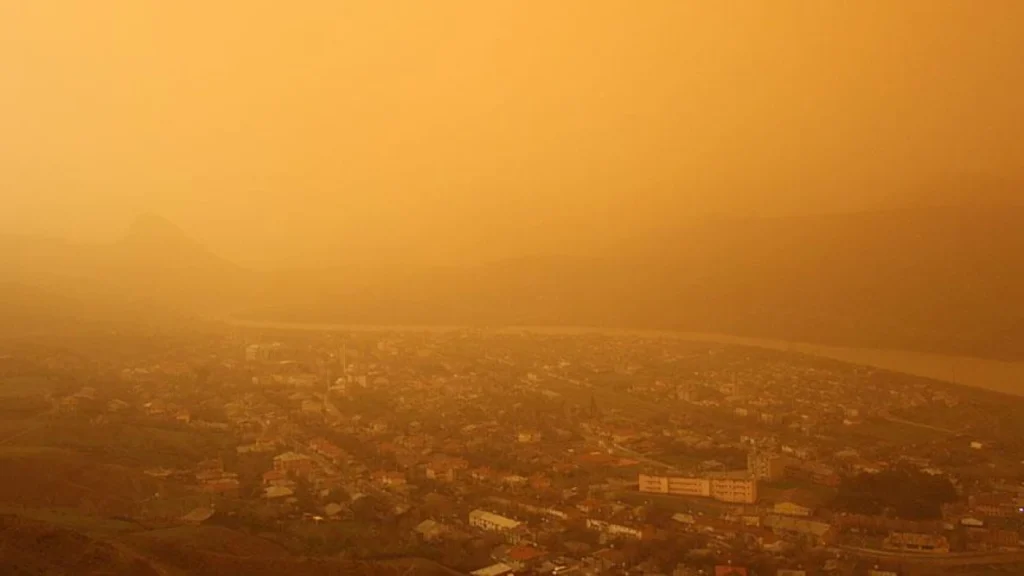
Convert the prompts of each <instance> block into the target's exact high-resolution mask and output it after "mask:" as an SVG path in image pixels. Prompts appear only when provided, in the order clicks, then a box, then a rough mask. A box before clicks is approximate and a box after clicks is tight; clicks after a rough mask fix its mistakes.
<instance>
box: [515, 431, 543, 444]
mask: <svg viewBox="0 0 1024 576" xmlns="http://www.w3.org/2000/svg"><path fill="white" fill-rule="evenodd" d="M542 438H543V436H542V434H541V433H540V432H538V431H537V430H524V431H520V432H519V434H518V435H517V437H516V439H517V440H518V441H519V443H520V444H536V443H538V442H540V441H541V439H542Z"/></svg>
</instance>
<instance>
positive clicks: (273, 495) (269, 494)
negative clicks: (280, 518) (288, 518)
mask: <svg viewBox="0 0 1024 576" xmlns="http://www.w3.org/2000/svg"><path fill="white" fill-rule="evenodd" d="M294 494H295V491H294V490H292V489H291V488H285V487H284V486H271V487H269V488H267V489H266V490H264V491H263V497H264V498H266V499H268V500H274V499H278V498H287V497H289V496H293V495H294Z"/></svg>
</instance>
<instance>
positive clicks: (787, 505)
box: [772, 500, 814, 517]
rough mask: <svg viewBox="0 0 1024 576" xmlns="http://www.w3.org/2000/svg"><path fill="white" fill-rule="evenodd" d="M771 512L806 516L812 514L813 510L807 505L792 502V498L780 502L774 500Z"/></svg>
mask: <svg viewBox="0 0 1024 576" xmlns="http://www.w3.org/2000/svg"><path fill="white" fill-rule="evenodd" d="M772 513H773V514H779V515H782V516H802V517H807V516H811V515H812V514H814V510H813V509H812V508H810V507H808V506H804V505H802V504H798V503H797V502H793V501H792V500H784V501H782V502H776V503H775V505H774V506H772Z"/></svg>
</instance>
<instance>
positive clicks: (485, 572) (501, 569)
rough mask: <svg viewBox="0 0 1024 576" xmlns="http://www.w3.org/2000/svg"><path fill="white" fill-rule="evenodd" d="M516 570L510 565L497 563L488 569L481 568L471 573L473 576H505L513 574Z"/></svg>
mask: <svg viewBox="0 0 1024 576" xmlns="http://www.w3.org/2000/svg"><path fill="white" fill-rule="evenodd" d="M513 570H514V568H513V567H512V566H509V565H508V564H502V563H500V562H499V563H497V564H493V565H491V566H488V567H486V568H481V569H479V570H475V571H473V572H470V574H471V575H472V576H505V574H511V573H512V571H513Z"/></svg>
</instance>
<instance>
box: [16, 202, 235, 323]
mask: <svg viewBox="0 0 1024 576" xmlns="http://www.w3.org/2000/svg"><path fill="white" fill-rule="evenodd" d="M251 277H252V273H251V272H249V271H246V270H243V269H242V268H240V267H238V266H235V265H234V264H232V263H230V262H228V261H226V260H223V259H221V258H219V257H217V256H216V255H214V254H212V253H211V252H209V251H208V250H206V249H205V248H203V247H202V246H200V245H198V244H196V243H195V242H193V241H192V240H190V239H189V238H188V237H187V236H186V235H185V234H184V233H182V232H181V231H180V230H179V229H177V228H176V227H175V226H174V225H173V224H171V223H169V222H167V221H166V220H163V219H161V218H158V217H155V216H145V217H142V218H140V219H139V220H138V221H136V222H135V223H134V224H133V225H132V226H131V227H130V228H129V230H128V233H127V234H126V235H125V236H124V237H123V238H122V239H121V240H119V241H118V242H115V243H112V244H75V243H69V242H64V241H59V240H53V239H47V238H34V237H18V236H9V237H0V285H3V284H5V283H6V284H8V285H17V286H20V287H21V288H20V289H21V290H23V291H24V290H28V289H30V288H31V289H36V290H40V291H42V292H40V294H39V302H38V303H37V304H36V305H34V307H35V308H40V309H41V308H50V307H51V306H50V304H48V303H47V300H46V298H47V297H44V296H43V293H45V294H47V295H49V296H48V297H50V298H52V297H54V296H60V297H61V298H63V299H65V301H66V302H68V303H74V304H73V306H74V308H75V310H76V314H77V316H79V317H82V318H92V319H95V318H109V317H137V316H139V315H148V316H169V315H192V314H197V313H211V312H216V313H221V312H223V311H224V310H225V309H228V308H231V307H232V306H235V305H237V304H239V303H241V302H246V301H247V300H246V295H245V294H243V292H244V291H245V290H247V289H248V287H249V286H250V285H251V283H250V278H251ZM22 296H23V299H22V301H21V303H20V304H17V305H16V304H15V303H13V302H10V301H7V300H6V299H0V311H2V310H4V309H6V310H8V311H11V310H13V309H14V308H19V307H21V308H23V307H25V306H27V305H29V304H27V301H26V300H25V297H26V294H25V293H23V294H22ZM53 311H54V312H58V310H56V309H54V310H53ZM8 313H12V312H8ZM0 314H2V312H0Z"/></svg>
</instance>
